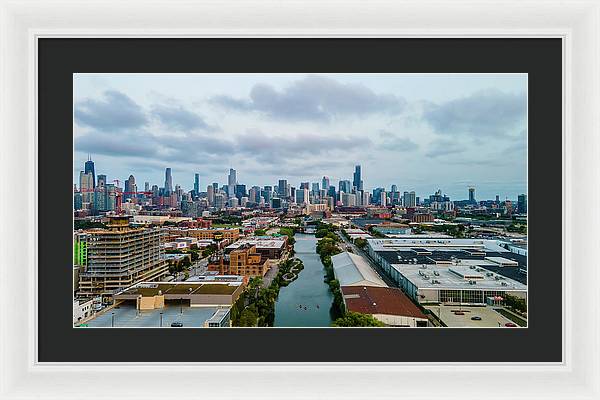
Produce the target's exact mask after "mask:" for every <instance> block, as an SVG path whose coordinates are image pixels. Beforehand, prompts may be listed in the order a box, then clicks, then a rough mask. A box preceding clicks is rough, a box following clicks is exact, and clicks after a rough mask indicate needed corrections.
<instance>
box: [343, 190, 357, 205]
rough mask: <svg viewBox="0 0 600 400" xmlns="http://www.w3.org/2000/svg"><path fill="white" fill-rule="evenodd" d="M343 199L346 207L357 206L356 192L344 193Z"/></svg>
mask: <svg viewBox="0 0 600 400" xmlns="http://www.w3.org/2000/svg"><path fill="white" fill-rule="evenodd" d="M341 200H342V205H343V206H344V207H354V206H356V195H355V194H354V193H342V199H341Z"/></svg>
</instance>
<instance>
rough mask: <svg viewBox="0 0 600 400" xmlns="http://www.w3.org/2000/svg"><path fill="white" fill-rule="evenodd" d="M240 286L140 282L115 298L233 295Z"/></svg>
mask: <svg viewBox="0 0 600 400" xmlns="http://www.w3.org/2000/svg"><path fill="white" fill-rule="evenodd" d="M240 285H241V282H239V281H233V282H232V281H223V282H217V281H211V282H210V283H204V282H142V283H138V284H136V285H134V286H131V287H129V288H127V289H125V290H123V291H121V292H119V293H117V294H116V295H115V296H132V295H133V296H137V295H142V296H144V297H147V296H157V295H158V294H159V293H161V294H163V295H165V296H169V295H193V294H226V295H230V294H233V293H234V292H235V291H236V289H237V288H238V287H239V286H240Z"/></svg>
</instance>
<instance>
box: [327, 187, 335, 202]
mask: <svg viewBox="0 0 600 400" xmlns="http://www.w3.org/2000/svg"><path fill="white" fill-rule="evenodd" d="M327 196H329V197H331V198H333V202H334V203H335V199H336V196H337V194H336V192H335V186H329V188H328V189H327Z"/></svg>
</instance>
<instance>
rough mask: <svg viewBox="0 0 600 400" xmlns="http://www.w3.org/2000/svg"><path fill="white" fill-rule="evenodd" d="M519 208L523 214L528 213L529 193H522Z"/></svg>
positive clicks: (518, 201)
mask: <svg viewBox="0 0 600 400" xmlns="http://www.w3.org/2000/svg"><path fill="white" fill-rule="evenodd" d="M517 210H518V212H519V213H521V214H527V195H526V194H520V195H519V197H518V199H517Z"/></svg>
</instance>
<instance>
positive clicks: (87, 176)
mask: <svg viewBox="0 0 600 400" xmlns="http://www.w3.org/2000/svg"><path fill="white" fill-rule="evenodd" d="M79 191H80V192H81V201H82V202H83V203H91V202H92V197H93V196H94V176H93V175H92V173H91V172H84V171H79Z"/></svg>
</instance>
